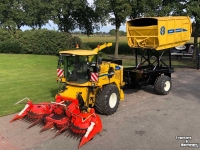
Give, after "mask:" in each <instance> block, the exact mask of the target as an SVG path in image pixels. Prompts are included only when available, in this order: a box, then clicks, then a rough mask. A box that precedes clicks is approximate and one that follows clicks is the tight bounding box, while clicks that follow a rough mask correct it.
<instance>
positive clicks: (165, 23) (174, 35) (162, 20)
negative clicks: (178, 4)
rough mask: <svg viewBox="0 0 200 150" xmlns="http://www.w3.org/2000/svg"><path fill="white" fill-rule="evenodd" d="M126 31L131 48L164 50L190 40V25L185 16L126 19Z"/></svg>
mask: <svg viewBox="0 0 200 150" xmlns="http://www.w3.org/2000/svg"><path fill="white" fill-rule="evenodd" d="M126 31H127V38H128V45H129V46H130V47H131V48H145V49H155V50H164V49H167V48H172V47H175V46H180V45H184V44H185V43H186V42H187V41H188V40H190V36H191V33H192V25H191V21H190V18H189V17H187V16H176V17H150V18H138V19H134V20H130V21H127V23H126Z"/></svg>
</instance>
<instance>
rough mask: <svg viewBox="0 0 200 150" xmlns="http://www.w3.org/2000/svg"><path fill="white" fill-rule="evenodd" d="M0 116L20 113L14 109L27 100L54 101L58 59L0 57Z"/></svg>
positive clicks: (7, 55) (56, 87)
mask: <svg viewBox="0 0 200 150" xmlns="http://www.w3.org/2000/svg"><path fill="white" fill-rule="evenodd" d="M0 57H1V59H0V83H1V84H0V85H1V86H0V93H1V97H0V116H3V115H7V114H11V113H15V112H18V111H20V110H21V109H22V108H23V107H24V104H22V105H15V106H14V105H13V104H14V103H16V102H17V101H19V100H21V99H23V98H24V97H28V98H30V99H31V100H33V101H34V102H42V101H54V96H55V94H56V93H57V89H58V84H57V83H56V67H57V59H58V58H57V57H56V56H41V55H20V54H16V55H15V54H0Z"/></svg>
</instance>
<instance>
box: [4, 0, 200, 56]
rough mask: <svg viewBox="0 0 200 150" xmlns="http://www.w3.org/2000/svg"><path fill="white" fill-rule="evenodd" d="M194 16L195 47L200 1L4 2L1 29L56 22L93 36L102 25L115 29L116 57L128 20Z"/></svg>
mask: <svg viewBox="0 0 200 150" xmlns="http://www.w3.org/2000/svg"><path fill="white" fill-rule="evenodd" d="M177 15H181V16H183V15H184V16H190V17H191V19H193V20H194V23H195V25H194V29H195V32H194V46H195V49H196V48H197V38H198V33H199V28H200V1H199V0H151V1H150V0H94V3H93V4H91V5H90V4H89V3H88V2H87V0H34V1H33V0H1V2H0V26H1V28H5V29H7V30H9V31H11V32H15V31H16V30H17V29H20V28H21V27H22V26H29V27H31V28H33V29H35V28H38V29H41V27H42V26H43V25H45V24H46V23H48V22H49V20H52V21H53V22H54V23H55V24H57V25H58V30H59V31H61V32H68V33H70V32H72V31H73V30H75V29H79V30H80V31H81V32H83V33H85V34H87V35H90V34H92V33H93V32H94V30H98V29H99V27H100V26H101V25H106V24H108V23H111V24H112V25H114V26H115V31H116V45H115V48H116V49H115V57H117V55H118V37H119V29H120V26H121V25H122V24H124V23H125V22H126V20H127V19H133V18H140V17H149V16H177Z"/></svg>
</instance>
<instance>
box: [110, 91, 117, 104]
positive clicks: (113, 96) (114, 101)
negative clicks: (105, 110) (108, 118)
mask: <svg viewBox="0 0 200 150" xmlns="http://www.w3.org/2000/svg"><path fill="white" fill-rule="evenodd" d="M116 104H117V94H116V93H112V94H111V95H110V99H109V105H110V108H114V107H115V106H116Z"/></svg>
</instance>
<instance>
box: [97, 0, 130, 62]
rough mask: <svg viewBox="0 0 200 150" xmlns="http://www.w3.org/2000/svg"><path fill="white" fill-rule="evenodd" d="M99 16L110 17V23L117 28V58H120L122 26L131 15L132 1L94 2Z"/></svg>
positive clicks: (102, 0) (101, 0) (103, 0)
mask: <svg viewBox="0 0 200 150" xmlns="http://www.w3.org/2000/svg"><path fill="white" fill-rule="evenodd" d="M94 5H95V7H96V8H97V10H99V12H100V13H99V15H103V16H108V17H109V20H108V21H109V22H110V23H111V24H112V25H114V26H115V30H116V33H115V35H116V38H115V54H114V56H115V58H118V41H119V29H120V26H121V25H122V24H123V23H125V22H126V18H127V16H129V15H130V13H131V6H130V0H94Z"/></svg>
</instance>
